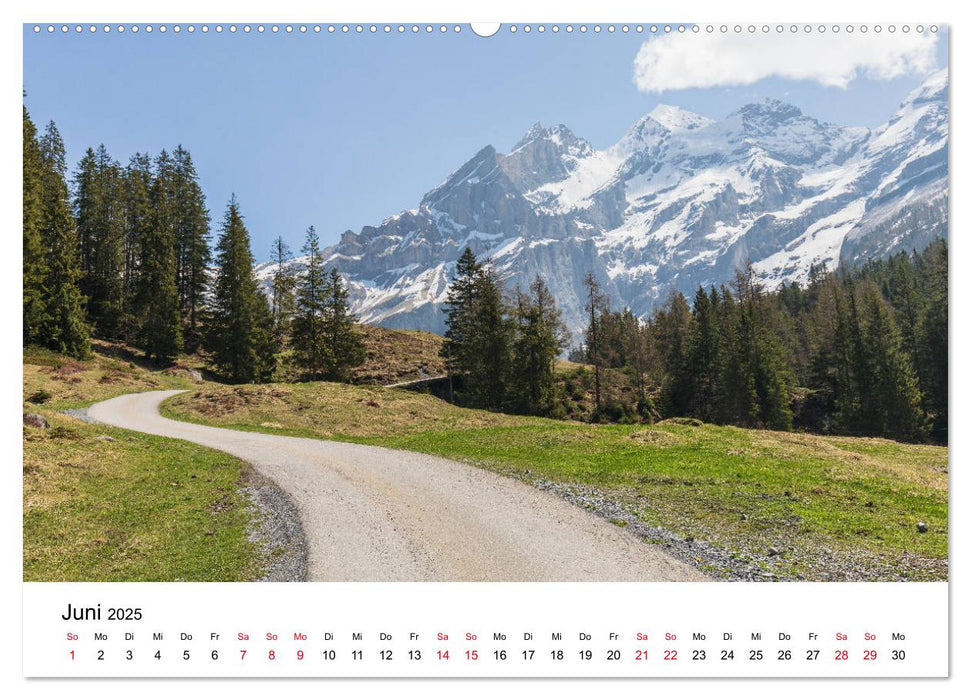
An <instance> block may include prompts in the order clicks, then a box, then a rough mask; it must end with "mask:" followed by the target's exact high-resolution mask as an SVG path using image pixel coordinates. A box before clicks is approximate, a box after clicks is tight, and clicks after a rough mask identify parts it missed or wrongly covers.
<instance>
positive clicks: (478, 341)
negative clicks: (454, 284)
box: [465, 267, 511, 411]
mask: <svg viewBox="0 0 971 700" xmlns="http://www.w3.org/2000/svg"><path fill="white" fill-rule="evenodd" d="M472 294H473V297H472V298H473V303H472V308H471V319H470V324H469V327H468V329H467V332H468V335H467V338H466V342H467V343H468V347H469V349H470V350H471V351H472V353H471V357H470V358H469V359H470V360H471V363H470V364H469V365H468V366H467V367H466V368H465V391H466V395H467V397H468V402H469V403H470V404H471V405H473V406H477V407H480V408H485V409H488V410H492V411H500V410H503V409H504V408H506V406H507V400H508V399H509V392H508V379H509V364H510V359H511V354H510V334H511V333H510V331H511V328H510V323H509V321H508V317H507V309H506V303H505V300H504V299H503V294H502V287H501V284H500V282H499V279H498V277H497V276H496V274H495V272H494V271H493V270H492V269H491V268H489V267H483V268H482V269H481V270H480V271H479V273H478V274H477V275H476V277H475V280H474V282H473V291H472Z"/></svg>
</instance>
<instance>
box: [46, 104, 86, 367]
mask: <svg viewBox="0 0 971 700" xmlns="http://www.w3.org/2000/svg"><path fill="white" fill-rule="evenodd" d="M40 158H41V183H42V189H43V193H42V197H41V217H40V224H41V227H40V234H41V235H40V238H41V242H42V245H43V248H44V254H45V256H46V265H45V266H44V268H45V273H46V276H45V279H44V281H43V283H42V289H43V290H44V297H45V302H44V316H43V321H42V322H41V327H40V332H39V334H38V335H39V338H40V340H41V342H42V343H43V344H44V345H46V346H47V347H49V348H51V349H52V350H55V351H57V352H61V353H65V354H67V355H73V356H75V357H85V356H87V355H88V354H89V352H90V343H89V331H88V326H87V324H86V323H85V320H84V311H83V305H84V297H83V296H82V295H81V291H80V289H79V288H78V280H79V279H80V277H81V271H80V269H79V267H78V256H77V248H78V244H77V231H76V230H75V227H74V217H73V216H72V215H71V205H70V198H69V194H68V189H67V182H66V181H65V175H66V165H65V160H64V142H63V141H62V140H61V135H60V133H59V132H58V130H57V127H56V126H55V125H54V122H50V123H49V124H48V125H47V130H46V131H45V132H44V136H43V138H42V139H41V141H40Z"/></svg>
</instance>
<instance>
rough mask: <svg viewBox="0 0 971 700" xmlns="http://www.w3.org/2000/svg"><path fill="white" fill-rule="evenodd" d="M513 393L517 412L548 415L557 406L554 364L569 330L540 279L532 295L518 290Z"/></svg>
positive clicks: (535, 284)
mask: <svg viewBox="0 0 971 700" xmlns="http://www.w3.org/2000/svg"><path fill="white" fill-rule="evenodd" d="M514 313H515V329H516V333H515V340H514V341H513V361H512V371H511V375H512V391H513V393H514V395H515V406H514V407H515V410H516V411H517V412H519V413H526V414H530V415H540V416H548V415H550V414H551V413H552V412H553V404H554V397H555V392H554V363H555V361H556V356H557V355H558V354H559V353H560V351H561V350H562V349H563V346H564V345H565V343H566V339H567V334H566V327H565V326H564V324H563V321H562V319H561V316H560V311H559V309H557V308H556V302H555V301H554V299H553V295H552V294H551V293H550V290H549V288H548V287H547V286H546V284H545V283H544V282H543V280H542V279H540V278H539V277H537V278H536V280H535V281H534V282H533V283H532V285H530V288H529V294H526V293H524V292H523V291H522V290H518V289H517V293H516V306H515V309H514Z"/></svg>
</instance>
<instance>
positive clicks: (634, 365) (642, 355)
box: [625, 309, 656, 418]
mask: <svg viewBox="0 0 971 700" xmlns="http://www.w3.org/2000/svg"><path fill="white" fill-rule="evenodd" d="M625 313H626V314H630V316H631V323H632V325H631V329H630V333H629V334H628V336H627V347H626V355H627V357H628V364H627V366H628V368H629V371H630V374H631V376H632V378H633V380H634V385H635V386H636V387H637V413H638V415H640V416H641V417H642V418H652V413H653V408H654V406H653V402H652V401H651V400H650V399H649V398H648V394H647V382H648V378H649V375H650V374H651V371H652V369H653V368H654V366H655V364H656V357H655V347H654V338H653V334H652V329H651V326H650V324H647V323H641V321H640V320H639V319H638V318H636V317H635V316H634V315H633V314H632V313H631V312H630V310H629V309H628V310H626V311H625Z"/></svg>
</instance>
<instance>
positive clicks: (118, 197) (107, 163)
mask: <svg viewBox="0 0 971 700" xmlns="http://www.w3.org/2000/svg"><path fill="white" fill-rule="evenodd" d="M121 187H122V178H121V171H120V167H119V165H118V163H117V162H115V161H114V160H112V159H111V156H110V155H109V154H108V151H107V149H106V148H105V146H104V145H103V144H102V145H101V146H99V147H98V150H97V151H95V150H93V149H91V148H89V149H88V150H87V151H86V152H85V154H84V157H83V158H82V159H81V162H80V163H79V164H78V169H77V174H76V176H75V198H74V211H75V217H76V219H77V229H78V239H79V248H80V259H81V271H82V277H81V281H80V286H81V292H82V293H83V294H84V295H85V297H86V299H87V307H86V308H87V314H88V319H89V320H90V321H91V322H93V323H94V324H95V328H96V329H97V331H98V333H99V334H100V335H102V336H104V337H108V338H117V337H119V335H120V333H121V326H122V316H123V312H124V256H125V249H124V234H125V220H124V201H123V197H122V193H121Z"/></svg>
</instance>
